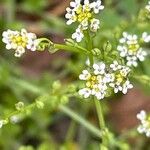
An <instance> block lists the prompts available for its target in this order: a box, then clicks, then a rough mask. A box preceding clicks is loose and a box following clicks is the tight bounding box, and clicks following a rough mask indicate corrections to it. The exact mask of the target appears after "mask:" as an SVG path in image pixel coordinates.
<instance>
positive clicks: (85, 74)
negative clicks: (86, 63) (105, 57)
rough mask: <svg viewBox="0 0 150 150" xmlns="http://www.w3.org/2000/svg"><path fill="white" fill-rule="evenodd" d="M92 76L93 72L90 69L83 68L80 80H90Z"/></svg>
mask: <svg viewBox="0 0 150 150" xmlns="http://www.w3.org/2000/svg"><path fill="white" fill-rule="evenodd" d="M90 77H91V74H90V73H89V72H88V70H83V71H82V74H80V75H79V79H80V80H88V79H89V78H90Z"/></svg>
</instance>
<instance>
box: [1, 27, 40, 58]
mask: <svg viewBox="0 0 150 150" xmlns="http://www.w3.org/2000/svg"><path fill="white" fill-rule="evenodd" d="M2 36H3V39H2V41H3V42H4V43H5V44H6V49H14V50H15V56H16V57H20V56H21V55H22V54H23V53H25V50H26V49H30V50H34V51H35V50H36V45H35V40H36V39H37V38H36V35H35V34H34V33H28V32H27V31H26V30H25V29H21V31H20V32H19V31H12V30H7V31H4V32H3V34H2Z"/></svg>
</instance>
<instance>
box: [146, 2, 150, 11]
mask: <svg viewBox="0 0 150 150" xmlns="http://www.w3.org/2000/svg"><path fill="white" fill-rule="evenodd" d="M145 8H146V9H147V10H148V11H149V12H150V1H149V2H148V5H146V7H145Z"/></svg>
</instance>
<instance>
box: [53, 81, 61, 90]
mask: <svg viewBox="0 0 150 150" xmlns="http://www.w3.org/2000/svg"><path fill="white" fill-rule="evenodd" d="M52 88H53V90H54V91H56V90H59V89H60V88H61V82H60V81H55V82H54V83H53V85H52Z"/></svg>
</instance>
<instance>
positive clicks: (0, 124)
mask: <svg viewBox="0 0 150 150" xmlns="http://www.w3.org/2000/svg"><path fill="white" fill-rule="evenodd" d="M2 127H3V120H0V128H2Z"/></svg>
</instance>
